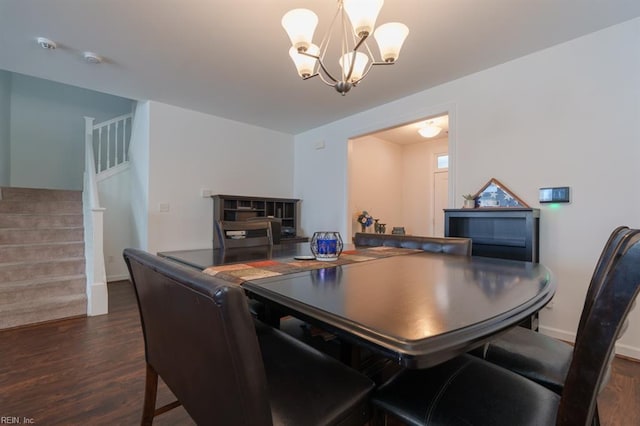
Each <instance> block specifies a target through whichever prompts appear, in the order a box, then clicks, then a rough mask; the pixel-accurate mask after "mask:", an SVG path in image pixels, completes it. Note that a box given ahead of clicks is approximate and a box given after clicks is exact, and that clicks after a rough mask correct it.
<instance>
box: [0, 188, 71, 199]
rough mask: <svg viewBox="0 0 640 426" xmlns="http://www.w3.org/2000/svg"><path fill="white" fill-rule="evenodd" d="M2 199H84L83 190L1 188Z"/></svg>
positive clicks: (0, 196) (0, 195)
mask: <svg viewBox="0 0 640 426" xmlns="http://www.w3.org/2000/svg"><path fill="white" fill-rule="evenodd" d="M0 200H15V201H82V191H72V190H67V189H41V188H13V187H2V188H0Z"/></svg>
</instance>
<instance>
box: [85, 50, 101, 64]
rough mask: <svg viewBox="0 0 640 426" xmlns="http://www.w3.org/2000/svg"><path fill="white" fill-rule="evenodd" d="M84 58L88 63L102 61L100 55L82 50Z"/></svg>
mask: <svg viewBox="0 0 640 426" xmlns="http://www.w3.org/2000/svg"><path fill="white" fill-rule="evenodd" d="M84 60H85V62H87V63H89V64H99V63H100V62H102V57H101V56H99V55H97V54H95V53H93V52H84Z"/></svg>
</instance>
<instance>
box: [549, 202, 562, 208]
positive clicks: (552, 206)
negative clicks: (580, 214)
mask: <svg viewBox="0 0 640 426" xmlns="http://www.w3.org/2000/svg"><path fill="white" fill-rule="evenodd" d="M549 208H550V209H559V208H560V204H558V203H552V204H549Z"/></svg>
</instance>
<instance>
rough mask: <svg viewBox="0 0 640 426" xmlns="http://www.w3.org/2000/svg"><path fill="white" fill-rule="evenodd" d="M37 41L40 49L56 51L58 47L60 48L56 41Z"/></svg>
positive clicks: (45, 39)
mask: <svg viewBox="0 0 640 426" xmlns="http://www.w3.org/2000/svg"><path fill="white" fill-rule="evenodd" d="M36 41H37V42H38V45H39V46H40V47H42V48H43V49H46V50H55V49H56V47H58V45H57V44H56V42H55V41H53V40H49V39H48V38H46V37H38V38H37V39H36Z"/></svg>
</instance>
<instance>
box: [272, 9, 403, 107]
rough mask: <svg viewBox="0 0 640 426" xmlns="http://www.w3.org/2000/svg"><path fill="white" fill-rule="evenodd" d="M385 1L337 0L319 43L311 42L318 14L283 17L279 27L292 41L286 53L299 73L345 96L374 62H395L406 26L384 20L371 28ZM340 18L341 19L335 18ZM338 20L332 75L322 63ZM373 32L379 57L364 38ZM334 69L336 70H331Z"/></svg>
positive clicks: (296, 12)
mask: <svg viewBox="0 0 640 426" xmlns="http://www.w3.org/2000/svg"><path fill="white" fill-rule="evenodd" d="M383 3H384V0H338V10H337V12H336V14H335V15H334V17H333V20H332V21H331V25H330V26H329V30H328V31H327V33H326V34H325V36H324V38H323V39H322V42H321V43H320V45H319V46H318V45H316V44H313V43H312V39H313V33H314V32H315V30H316V26H317V25H318V16H317V15H316V14H315V13H313V12H312V11H310V10H309V9H293V10H290V11H289V12H287V13H286V14H285V15H284V16H283V17H282V26H283V27H284V29H285V31H286V32H287V34H288V35H289V39H290V40H291V44H292V46H291V49H289V56H291V59H292V60H293V63H294V64H295V66H296V69H297V71H298V75H300V77H302V79H304V80H307V79H309V78H313V77H316V76H319V77H320V79H321V80H322V81H323V82H324V83H325V84H327V85H329V86H332V87H334V88H335V89H336V90H337V91H338V92H339V93H340V94H341V95H343V96H344V95H345V94H346V93H347V92H348V91H349V90H351V88H352V87H353V86H355V85H357V84H358V83H359V82H360V81H361V80H362V79H363V78H365V77H366V76H367V74H368V73H369V71H370V70H371V68H372V67H373V66H374V65H391V64H394V63H395V61H396V60H397V59H398V55H399V54H400V48H401V47H402V43H404V40H405V38H406V37H407V35H408V34H409V28H407V26H406V25H404V24H401V23H399V22H392V23H387V24H384V25H381V26H379V27H378V28H376V29H375V31H374V26H375V23H376V19H377V17H378V14H379V13H380V9H381V8H382V4H383ZM338 18H340V19H338ZM338 20H339V21H340V34H341V36H342V41H341V44H340V56H339V58H338V59H337V62H338V64H339V65H340V73H339V74H332V72H330V71H329V68H328V67H327V65H326V63H325V59H326V58H325V57H326V55H327V48H328V47H329V44H330V43H331V36H332V35H333V32H334V26H335V25H336V23H337V22H338ZM372 33H373V37H374V38H375V39H376V42H377V44H378V49H379V51H380V60H376V58H375V56H374V55H373V53H372V52H371V49H370V48H369V45H368V44H367V39H368V38H369V35H371V34H372ZM334 72H335V71H334Z"/></svg>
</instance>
